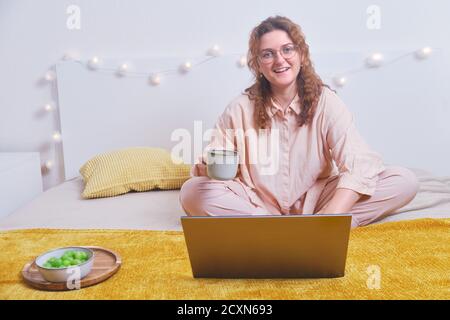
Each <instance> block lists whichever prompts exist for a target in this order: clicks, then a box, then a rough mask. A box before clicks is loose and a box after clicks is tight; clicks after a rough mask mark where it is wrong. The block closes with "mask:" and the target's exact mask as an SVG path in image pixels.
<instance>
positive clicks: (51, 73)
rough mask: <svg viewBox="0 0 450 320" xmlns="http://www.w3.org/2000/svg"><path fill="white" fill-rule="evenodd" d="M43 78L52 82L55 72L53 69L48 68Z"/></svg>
mask: <svg viewBox="0 0 450 320" xmlns="http://www.w3.org/2000/svg"><path fill="white" fill-rule="evenodd" d="M44 79H45V80H47V81H48V82H52V81H53V80H55V79H56V73H55V72H54V71H53V70H48V71H47V72H46V73H45V75H44Z"/></svg>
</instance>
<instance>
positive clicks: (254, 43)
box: [245, 16, 328, 129]
mask: <svg viewBox="0 0 450 320" xmlns="http://www.w3.org/2000/svg"><path fill="white" fill-rule="evenodd" d="M274 30H283V31H285V32H286V33H287V34H288V36H289V37H290V38H291V39H292V41H293V43H294V45H296V47H297V50H299V52H300V54H301V55H302V56H303V64H302V66H301V69H300V72H299V74H298V76H297V88H298V96H299V98H300V103H301V106H302V108H301V112H300V114H299V116H298V124H299V126H300V127H301V126H303V125H304V124H306V125H307V124H308V123H309V121H310V120H311V118H312V117H313V116H314V112H315V110H316V107H317V103H318V101H319V97H320V94H321V93H322V87H323V86H327V85H325V84H324V83H323V82H322V80H321V79H320V77H319V76H318V75H317V74H316V72H315V70H314V67H313V64H312V62H311V59H310V56H309V46H308V45H307V44H306V41H305V36H304V34H303V32H302V30H301V28H300V26H299V25H297V24H295V23H294V22H292V21H291V20H290V19H288V18H286V17H281V16H275V17H269V18H267V19H266V20H264V21H263V22H261V23H260V24H259V25H258V26H256V27H255V28H254V29H253V30H252V32H251V34H250V40H249V49H248V54H247V61H248V67H249V69H250V70H251V72H252V73H253V75H254V76H255V83H254V84H253V85H252V86H251V87H249V88H247V89H245V92H246V93H247V95H248V96H249V98H250V100H252V101H254V104H255V108H256V110H255V111H256V112H255V121H256V124H257V126H258V127H259V128H262V129H264V128H268V127H269V126H270V122H269V117H268V114H267V111H266V107H267V106H269V105H270V99H271V94H272V90H271V87H270V83H269V81H268V80H267V79H266V78H265V77H264V76H262V74H261V73H260V72H259V62H258V54H259V45H260V39H261V37H262V36H263V35H264V34H266V33H269V32H271V31H274ZM327 87H328V86H327Z"/></svg>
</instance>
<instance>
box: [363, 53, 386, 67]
mask: <svg viewBox="0 0 450 320" xmlns="http://www.w3.org/2000/svg"><path fill="white" fill-rule="evenodd" d="M383 59H384V57H383V55H382V54H381V53H379V52H376V53H373V54H371V55H370V56H369V57H368V58H367V59H366V64H367V66H368V67H369V68H378V67H380V66H381V64H382V63H383Z"/></svg>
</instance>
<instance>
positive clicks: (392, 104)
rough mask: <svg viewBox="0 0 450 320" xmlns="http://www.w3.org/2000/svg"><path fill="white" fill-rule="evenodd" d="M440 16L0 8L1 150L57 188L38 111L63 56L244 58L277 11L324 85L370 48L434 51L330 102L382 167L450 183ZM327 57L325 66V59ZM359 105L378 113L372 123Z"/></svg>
mask: <svg viewBox="0 0 450 320" xmlns="http://www.w3.org/2000/svg"><path fill="white" fill-rule="evenodd" d="M71 4H74V5H77V6H79V7H80V9H81V29H80V30H69V29H68V28H67V27H66V20H67V18H68V15H67V13H66V9H67V7H68V6H69V5H71ZM372 4H376V5H378V6H379V7H380V8H381V29H379V30H369V29H368V28H367V26H366V20H367V17H368V16H367V13H366V9H367V7H368V6H369V5H372ZM449 13H450V2H449V1H446V0H441V1H438V0H434V1H428V2H426V1H424V0H421V1H411V0H409V1H407V0H402V1H399V0H397V1H388V0H379V1H372V0H370V1H366V0H347V1H339V2H338V1H331V0H329V1H325V0H321V1H299V0H293V1H286V0H285V1H283V0H278V1H260V0H247V1H240V0H228V1H220V2H219V1H211V0H198V1H178V0H176V1H175V0H164V1H143V0H141V1H138V0H128V1H108V0H94V1H93V0H84V1H83V0H72V1H66V0H58V1H56V0H53V1H52V0H40V1H33V0H0V63H1V69H0V70H1V72H0V87H1V88H2V90H0V108H1V114H0V152H1V151H9V152H11V151H39V152H40V153H41V159H42V161H43V162H44V161H45V160H46V159H55V161H56V163H55V165H56V167H55V168H54V169H52V170H51V171H49V172H44V188H48V187H50V186H52V185H55V184H58V183H60V182H61V181H62V180H63V172H64V170H63V167H62V153H61V150H60V147H58V146H55V145H54V143H53V142H52V140H51V135H52V133H53V131H55V130H59V129H60V127H59V117H58V114H57V113H53V114H46V113H43V112H42V111H41V110H42V105H43V104H45V103H47V102H48V101H51V100H56V98H57V97H56V90H55V88H54V87H52V86H53V85H51V84H48V83H45V82H43V81H42V76H43V74H44V73H45V72H46V71H47V70H48V69H49V68H52V66H54V64H55V63H56V61H58V60H59V59H60V58H61V56H62V55H63V54H64V53H65V52H67V51H68V50H76V51H78V52H79V53H80V55H81V57H82V58H84V59H85V58H88V57H91V56H92V55H94V54H97V55H99V56H107V57H124V58H133V57H134V58H138V57H141V58H142V57H152V56H158V57H161V56H179V57H180V56H186V57H188V56H193V55H196V56H198V55H201V54H203V53H204V52H205V51H206V49H207V48H208V47H210V46H211V45H212V44H215V43H218V44H220V46H221V47H222V48H223V50H224V51H225V52H245V51H246V48H247V41H248V35H249V32H250V30H251V29H252V28H253V27H254V26H255V25H256V24H257V23H259V22H260V21H261V20H262V19H264V18H266V17H267V16H270V15H275V14H281V15H286V16H288V17H290V18H291V19H292V20H294V21H296V22H298V23H299V24H300V25H301V26H302V27H303V29H304V31H305V34H306V36H307V41H308V42H309V44H310V47H311V50H312V52H313V59H314V60H315V64H316V66H317V69H318V70H319V72H321V73H323V76H324V78H325V80H327V78H326V76H327V75H328V73H329V72H330V71H335V72H339V71H340V70H342V69H344V70H345V69H352V68H354V67H359V66H361V64H362V59H363V58H364V56H365V55H366V54H368V53H370V52H372V51H381V52H383V53H385V55H386V56H387V57H395V56H396V55H398V54H402V53H404V52H408V51H411V50H415V49H417V48H420V47H422V46H424V45H429V46H431V47H435V48H440V50H437V51H436V52H435V54H434V55H433V56H432V57H431V58H430V59H429V60H427V61H420V62H418V61H415V60H414V59H412V58H408V59H404V60H402V61H399V62H398V63H396V64H392V65H389V66H386V67H385V68H383V69H379V70H368V71H366V72H363V73H361V74H357V75H354V76H353V77H351V78H350V79H349V81H350V82H349V84H348V85H347V86H346V87H344V88H343V89H341V90H340V91H339V94H340V95H341V96H342V98H343V99H344V100H345V101H346V102H347V103H348V105H349V107H350V108H351V109H352V111H354V112H355V114H356V116H357V124H358V127H359V128H360V130H361V131H362V133H363V135H364V136H365V137H366V138H367V140H368V141H369V142H370V143H371V144H372V145H373V146H374V148H375V149H377V150H378V151H380V152H381V153H382V154H383V155H384V156H385V158H386V160H387V161H388V162H395V163H398V164H403V165H409V166H416V167H422V168H424V169H428V170H430V171H433V172H434V173H436V174H440V175H449V174H450V169H449V168H448V166H447V163H448V160H449V159H450V155H449V154H450V150H449V148H448V147H449V146H450V132H449V129H447V121H448V120H447V119H450V111H449V110H450V107H449V106H450V101H449V100H450V99H449V98H450V87H449V86H450V85H449V83H450V79H449V77H450V73H449V71H450V63H449V61H450V59H449V55H448V49H449V44H450V37H448V30H450V20H449V19H448V16H449ZM330 53H334V54H335V58H334V59H332V60H330V59H328V58H325V57H329V55H330ZM331 63H332V65H330V64H331ZM325 73H326V74H325ZM215 76H216V75H215V74H211V78H212V79H214V77H215ZM230 98H231V97H230ZM224 106H225V104H224ZM369 108H370V110H372V111H373V110H374V108H376V109H377V110H378V109H379V110H380V112H379V113H377V116H375V117H374V116H373V112H370V113H367V112H366V110H369ZM182 112H185V111H184V110H180V116H183V114H182ZM219 112H221V110H217V113H219ZM368 114H370V117H368V116H367V115H368ZM365 115H366V116H365ZM399 119H403V121H399Z"/></svg>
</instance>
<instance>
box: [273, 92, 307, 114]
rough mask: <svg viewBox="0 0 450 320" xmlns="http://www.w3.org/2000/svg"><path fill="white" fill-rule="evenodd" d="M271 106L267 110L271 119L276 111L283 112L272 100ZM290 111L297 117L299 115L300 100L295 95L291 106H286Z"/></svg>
mask: <svg viewBox="0 0 450 320" xmlns="http://www.w3.org/2000/svg"><path fill="white" fill-rule="evenodd" d="M270 103H271V106H270V107H269V108H268V113H269V116H270V117H271V118H272V117H273V116H274V115H275V114H276V113H277V112H278V111H280V112H283V109H282V108H281V107H280V105H279V104H278V103H277V102H276V101H275V100H274V99H273V98H271V99H270ZM288 108H290V109H291V110H292V111H294V112H295V113H296V114H297V115H299V114H300V98H299V96H298V94H296V95H295V97H294V99H293V100H292V102H291V104H290V105H289V106H288Z"/></svg>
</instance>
